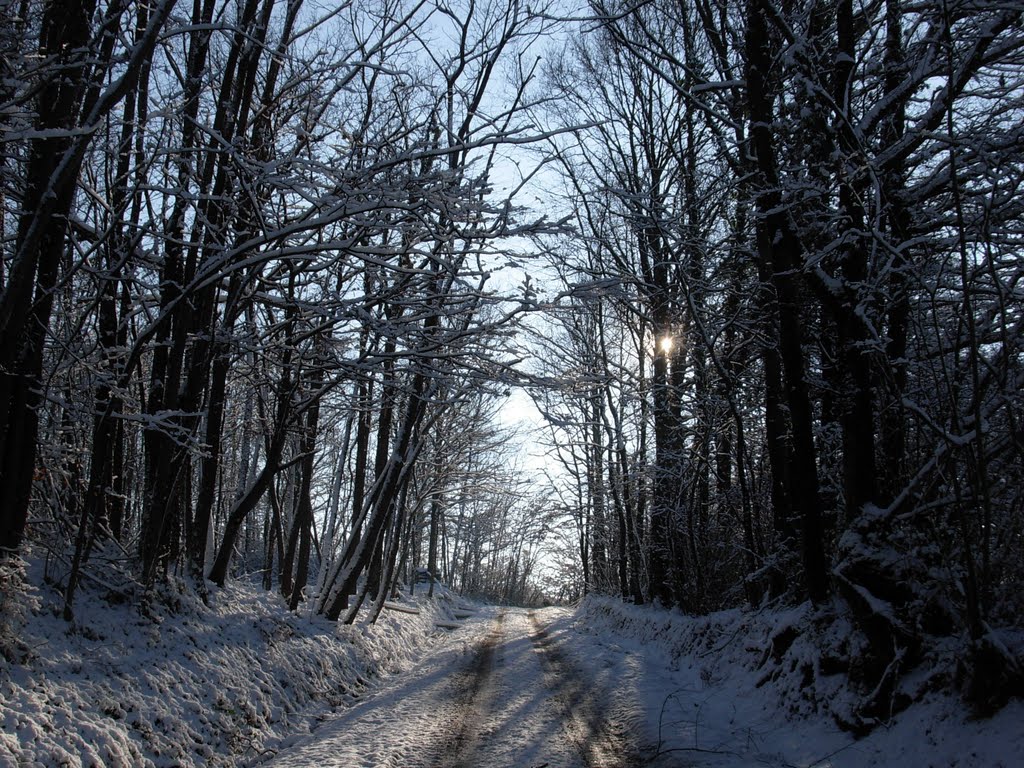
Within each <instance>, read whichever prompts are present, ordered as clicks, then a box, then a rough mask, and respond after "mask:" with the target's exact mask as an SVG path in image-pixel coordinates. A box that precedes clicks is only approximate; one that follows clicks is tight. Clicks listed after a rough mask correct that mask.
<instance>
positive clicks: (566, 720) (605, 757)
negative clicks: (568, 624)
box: [529, 612, 646, 768]
mask: <svg viewBox="0 0 1024 768" xmlns="http://www.w3.org/2000/svg"><path fill="white" fill-rule="evenodd" d="M529 618H530V623H531V624H532V626H533V630H534V631H533V633H532V634H531V635H530V641H531V642H532V643H533V648H534V650H535V651H536V652H537V655H538V656H539V657H540V660H541V666H542V667H543V669H544V674H545V677H546V679H547V684H548V686H549V687H550V689H551V691H552V693H553V695H554V697H555V698H556V699H557V701H558V703H559V706H560V709H561V715H562V721H563V722H562V725H563V728H564V729H565V733H566V736H567V737H568V738H569V740H570V741H571V742H572V743H573V744H574V745H575V747H576V750H577V751H578V752H579V754H580V757H581V758H582V759H583V762H584V764H585V765H586V767H587V768H640V767H641V766H643V765H645V764H646V761H644V760H643V759H642V758H641V757H640V755H639V750H638V749H637V748H636V746H635V745H634V744H633V743H632V740H631V739H630V738H629V734H628V733H627V732H626V729H625V728H624V727H616V725H615V724H614V723H612V722H611V721H610V720H609V718H608V712H607V707H606V706H605V704H604V702H607V701H608V697H607V696H605V695H604V692H603V691H601V690H600V689H597V688H595V687H594V686H593V684H592V681H590V680H588V679H587V676H586V675H585V674H583V673H582V671H581V670H579V669H578V668H577V667H576V665H574V664H573V663H572V662H571V661H570V660H569V659H568V658H566V657H565V655H563V654H562V653H561V652H560V651H559V650H558V648H557V647H556V646H555V642H554V640H553V639H552V637H551V636H550V635H549V634H548V631H547V629H546V628H545V627H543V626H541V624H540V622H539V621H538V620H537V616H536V615H535V614H534V613H533V612H530V614H529Z"/></svg>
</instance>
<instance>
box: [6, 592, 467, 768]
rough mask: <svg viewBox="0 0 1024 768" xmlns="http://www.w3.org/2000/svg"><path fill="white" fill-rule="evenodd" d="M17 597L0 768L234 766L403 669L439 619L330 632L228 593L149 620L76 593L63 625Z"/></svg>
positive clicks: (50, 600)
mask: <svg viewBox="0 0 1024 768" xmlns="http://www.w3.org/2000/svg"><path fill="white" fill-rule="evenodd" d="M35 581H36V583H39V581H38V580H35ZM22 594H28V597H29V598H31V600H30V601H29V602H28V603H27V604H28V605H29V607H30V610H28V611H23V614H24V615H23V616H21V617H20V620H19V623H20V624H21V626H20V627H18V628H16V629H17V634H18V636H19V637H20V641H21V642H20V644H19V645H18V646H17V647H18V648H21V649H22V652H21V658H18V657H17V654H15V653H13V652H9V653H6V654H5V655H6V656H7V657H8V658H4V657H3V656H0V726H2V727H0V766H9V765H10V766H14V765H18V766H58V765H66V766H96V767H97V768H101V767H103V766H133V767H134V766H150V767H152V768H158V767H159V766H186V767H187V766H227V765H239V764H244V763H246V762H250V761H253V760H256V759H257V758H259V757H261V756H265V755H266V754H267V753H268V752H272V751H273V749H274V748H275V747H276V746H277V744H278V743H279V742H280V741H281V740H282V739H286V738H287V739H291V738H294V737H295V735H296V734H301V733H307V732H309V730H310V729H311V728H313V727H315V725H316V724H317V721H318V719H319V718H320V717H321V716H322V715H324V714H325V713H326V712H327V711H328V710H329V709H330V708H332V707H335V706H337V705H339V704H342V703H344V702H346V701H350V700H352V699H354V698H356V697H358V696H359V694H360V691H361V690H362V689H363V688H365V686H366V685H367V684H368V681H370V680H371V679H373V678H376V677H379V676H381V675H384V674H388V673H393V672H397V671H400V670H403V669H405V668H407V667H409V666H411V664H412V663H413V662H414V661H415V660H416V659H417V658H418V656H419V655H420V654H421V653H422V652H423V651H424V650H425V649H426V647H427V646H429V645H430V644H431V643H432V642H434V641H435V639H436V637H437V635H436V634H435V633H436V629H435V626H434V622H435V621H438V620H441V621H443V620H449V619H451V613H450V610H449V608H448V607H447V605H446V601H445V600H444V599H440V600H430V601H428V600H426V599H425V598H423V597H417V598H416V600H415V602H416V606H417V607H418V608H419V609H420V612H419V614H418V615H413V614H409V613H402V612H397V611H384V614H383V615H382V616H381V617H380V619H379V621H378V622H377V624H376V625H365V624H359V623H357V624H356V625H355V626H339V625H336V624H332V623H330V622H326V621H323V620H321V619H318V618H315V617H310V616H308V615H305V614H298V615H296V614H291V613H288V612H287V611H286V610H285V608H284V605H283V602H282V600H281V599H280V598H279V597H278V596H277V594H276V593H268V592H264V591H263V590H261V589H259V588H258V587H257V586H256V585H254V584H247V583H235V584H233V585H231V586H229V587H228V588H227V589H223V590H216V589H215V590H214V591H213V592H212V593H211V596H210V605H209V606H206V605H204V604H203V603H202V602H201V601H200V600H198V599H197V598H196V596H195V594H194V593H193V592H192V591H191V590H186V589H183V588H181V587H177V588H175V587H167V588H166V589H164V591H163V592H162V593H161V594H160V595H159V596H158V599H157V600H154V601H153V602H152V603H151V605H150V608H149V611H148V613H147V614H144V612H141V611H140V610H139V608H138V607H137V606H134V605H130V604H127V603H125V602H123V601H121V602H119V601H117V600H113V601H108V600H105V599H104V598H103V595H101V594H100V593H98V592H89V591H87V590H84V589H83V590H82V592H81V593H80V595H79V596H78V598H77V602H76V615H77V616H78V620H77V621H76V622H75V623H73V624H68V623H66V622H64V621H63V620H62V619H61V618H59V612H60V611H59V607H60V604H61V603H60V596H59V594H58V593H57V592H56V591H55V590H51V589H49V588H46V587H44V588H40V589H38V590H32V589H30V588H29V589H26V591H25V592H23V593H22ZM405 601H406V602H407V601H408V599H407V598H405ZM7 631H8V633H9V634H11V630H10V629H8V630H7ZM8 646H9V647H13V646H11V644H10V643H8ZM10 657H13V658H10Z"/></svg>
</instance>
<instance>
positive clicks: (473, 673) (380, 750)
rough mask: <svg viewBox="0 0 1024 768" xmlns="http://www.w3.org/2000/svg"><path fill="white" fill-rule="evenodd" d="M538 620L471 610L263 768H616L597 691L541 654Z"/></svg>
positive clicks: (620, 750) (618, 746)
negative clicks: (397, 671) (421, 653)
mask: <svg viewBox="0 0 1024 768" xmlns="http://www.w3.org/2000/svg"><path fill="white" fill-rule="evenodd" d="M545 613H546V614H547V615H544V616H540V617H537V616H534V614H533V613H529V612H527V611H526V610H523V609H511V608H510V609H500V610H498V609H494V608H490V609H486V610H483V611H481V612H480V614H479V615H478V617H476V618H474V619H473V620H471V621H469V622H467V624H466V626H465V627H463V628H461V629H459V630H458V631H457V632H456V633H454V634H453V635H452V638H451V641H450V642H449V643H448V644H446V645H442V646H440V647H438V648H437V649H435V650H434V651H433V652H431V653H430V654H428V655H427V656H426V657H425V658H424V659H423V660H422V661H421V662H420V663H419V664H418V665H417V666H416V668H415V669H413V670H412V671H411V672H409V673H405V674H402V675H397V676H395V677H393V678H391V679H390V680H388V681H387V682H386V683H385V684H384V685H382V686H381V688H380V689H379V690H378V691H376V692H375V693H374V695H372V696H369V697H367V698H366V699H365V700H364V701H362V702H359V703H357V704H355V705H354V706H353V707H351V708H350V709H345V710H342V711H340V712H339V713H338V714H337V716H336V717H335V718H333V719H331V720H329V721H328V722H326V723H325V724H324V725H323V726H321V727H320V728H319V729H318V730H317V731H315V732H314V733H313V734H311V735H309V736H308V737H305V738H303V739H301V740H299V741H298V742H297V743H296V744H295V745H294V746H293V747H292V748H291V749H287V748H286V749H282V750H281V752H280V753H279V754H278V755H277V757H276V759H274V760H272V761H270V762H269V763H268V765H267V768H357V767H360V768H380V767H382V766H387V767H388V768H469V767H470V766H472V767H473V768H479V767H484V768H535V767H537V766H545V767H546V768H622V766H625V765H627V762H628V759H629V754H628V750H627V749H626V748H625V740H624V739H623V738H622V734H621V733H616V731H615V729H614V728H606V727H605V725H606V720H607V718H606V713H605V711H604V709H605V708H604V702H605V699H606V693H607V692H605V691H602V690H601V689H600V688H595V686H594V685H592V681H591V680H590V679H587V677H586V676H583V675H580V674H579V673H578V670H577V669H576V668H575V667H574V666H570V665H568V664H567V662H566V660H565V659H564V658H563V657H562V656H561V654H560V653H556V652H555V651H554V650H553V649H551V648H550V647H549V636H548V635H547V633H546V631H545V627H544V625H545V624H546V623H547V622H549V621H550V620H551V619H552V618H553V616H551V615H550V612H545ZM563 613H564V612H563ZM629 764H631V763H629Z"/></svg>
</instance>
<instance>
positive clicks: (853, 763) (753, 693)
mask: <svg viewBox="0 0 1024 768" xmlns="http://www.w3.org/2000/svg"><path fill="white" fill-rule="evenodd" d="M804 610H805V609H793V610H790V611H781V612H780V611H775V612H767V611H766V612H761V613H755V612H744V611H739V610H735V611H726V612H722V613H718V614H714V615H712V616H709V617H700V618H691V617H685V616H682V615H680V614H678V613H672V612H667V611H657V610H652V609H651V608H649V607H642V608H641V607H635V606H627V605H623V604H621V603H620V602H618V601H616V600H612V599H608V598H599V597H590V598H587V599H586V600H585V601H584V603H583V605H582V606H581V607H580V609H579V610H578V611H577V612H576V613H574V614H571V615H566V616H563V617H561V618H559V619H558V620H556V621H555V622H554V623H553V624H552V625H551V627H550V628H549V634H550V635H551V636H552V638H554V639H555V640H556V641H557V643H558V644H559V647H561V648H563V649H564V650H565V652H567V653H571V654H573V657H574V659H575V660H576V662H577V663H578V664H579V665H580V666H581V668H582V669H585V670H587V673H588V674H589V675H590V676H591V677H592V680H593V683H594V685H596V686H600V687H601V688H603V689H604V690H607V691H613V692H614V694H613V699H614V701H613V703H612V704H611V705H610V709H611V710H612V711H614V712H615V713H616V716H617V717H620V718H622V719H623V720H624V722H625V723H626V724H628V726H629V727H631V728H634V729H635V731H636V732H637V733H641V734H643V736H642V740H643V741H644V742H645V744H646V746H647V750H648V753H649V754H652V755H653V754H657V755H660V756H658V757H657V758H656V759H655V760H654V761H653V762H652V763H651V765H653V766H658V768H667V767H668V766H714V767H715V768H734V767H735V768H739V767H740V766H778V767H779V768H786V767H788V766H800V768H1018V767H1019V766H1024V702H1021V701H1019V700H1018V701H1012V702H1011V703H1010V704H1009V705H1008V706H1007V707H1006V708H1005V709H1003V710H1002V711H1001V712H1000V713H998V714H997V715H996V716H995V717H993V718H991V719H989V720H971V719H970V717H969V714H968V712H967V711H966V709H965V708H964V705H963V704H962V702H961V701H960V700H959V699H958V698H956V697H955V696H952V695H947V694H941V695H940V694H933V695H932V696H931V697H930V698H927V699H926V700H925V701H923V702H921V703H918V704H915V705H912V706H911V707H910V708H909V709H908V710H907V711H905V712H903V713H901V714H900V715H898V716H897V717H896V718H895V720H894V721H893V722H892V723H889V724H885V725H882V726H880V727H878V728H877V729H876V730H875V731H873V732H872V733H871V734H869V735H868V736H867V737H865V738H863V739H861V740H855V739H854V738H853V737H852V736H850V735H849V734H847V733H844V732H842V731H841V730H840V729H839V728H838V727H837V726H836V725H835V723H834V722H833V721H832V718H831V717H830V715H828V714H827V713H825V712H817V713H815V712H814V709H815V708H816V705H815V704H814V703H813V701H812V699H811V697H810V696H809V695H808V696H807V697H806V698H803V699H802V700H794V696H793V691H795V690H799V689H800V686H801V679H802V677H803V675H804V674H805V673H804V670H803V669H801V667H802V666H803V665H802V663H798V662H795V661H794V659H800V658H801V657H807V658H808V659H812V658H813V657H814V656H815V654H816V652H815V650H814V649H813V647H812V645H811V643H812V641H811V640H810V639H809V638H808V639H806V640H803V639H802V638H801V639H798V640H797V641H796V642H795V643H794V644H793V647H792V650H791V651H790V653H789V654H787V656H786V662H787V665H788V666H783V667H782V668H781V670H782V673H783V674H782V675H781V676H774V675H772V674H770V672H771V662H769V663H768V664H766V665H763V666H762V661H763V660H764V658H765V656H766V653H765V651H766V648H768V647H769V638H771V637H773V636H775V635H776V634H777V633H778V632H779V631H780V630H781V629H782V628H783V627H784V626H786V625H787V624H788V623H799V622H800V621H801V620H802V618H803V613H804ZM801 642H805V643H806V645H805V646H804V647H801ZM790 667H791V668H790ZM772 677H774V679H771V678H772ZM826 679H827V678H826ZM782 689H785V690H786V691H787V692H788V694H787V697H785V698H784V697H783V695H782V693H781V691H782ZM821 693H822V692H821V691H820V690H819V691H818V695H820V694H821ZM826 693H828V692H826ZM830 695H833V696H839V695H841V694H840V686H839V680H838V676H837V679H836V689H835V691H833V692H831V694H830Z"/></svg>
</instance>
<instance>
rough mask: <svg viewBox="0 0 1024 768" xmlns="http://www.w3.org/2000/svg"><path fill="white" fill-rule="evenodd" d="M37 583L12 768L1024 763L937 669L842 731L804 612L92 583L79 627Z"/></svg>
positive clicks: (6, 630)
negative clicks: (885, 717) (365, 616)
mask: <svg viewBox="0 0 1024 768" xmlns="http://www.w3.org/2000/svg"><path fill="white" fill-rule="evenodd" d="M29 583H34V584H42V585H43V586H40V587H35V588H33V587H27V588H26V589H25V591H23V592H20V593H18V594H14V595H11V594H8V595H7V602H6V604H5V605H4V604H0V625H2V626H0V641H2V642H0V646H2V647H0V651H3V653H0V768H8V766H12V767H17V768H21V767H22V766H31V767H32V768H36V767H37V766H42V767H43V768H49V766H70V767H71V768H77V767H78V766H90V767H92V766H95V767H96V768H105V767H108V766H109V767H111V768H114V767H117V768H120V767H121V766H130V767H131V768H135V767H136V766H140V767H146V768H171V766H182V767H185V768H192V767H193V766H218V767H221V768H227V767H228V766H231V767H235V766H238V767H241V766H260V767H261V768H305V767H306V766H309V767H310V768H357V767H359V766H362V767H365V768H385V767H390V768H462V767H466V768H468V767H469V766H473V767H474V768H478V767H479V768H541V766H545V767H546V768H634V766H651V768H680V767H684V766H685V767H687V768H747V767H748V766H763V767H767V768H794V767H799V768H1011V767H1018V766H1022V765H1024V702H1021V701H1019V700H1016V701H1011V702H1010V704H1009V705H1007V706H1006V707H1005V708H1004V709H1003V710H1002V711H1000V712H999V713H997V714H996V715H995V716H994V717H992V718H990V719H972V718H971V716H970V714H969V712H968V711H967V710H966V708H965V707H964V705H963V703H962V701H961V700H960V699H959V698H958V697H957V696H956V694H955V693H951V692H942V691H941V689H940V688H938V687H935V686H930V687H929V686H925V683H927V681H928V680H930V679H934V667H933V668H932V669H931V670H930V671H929V675H931V677H929V678H927V679H924V678H922V680H923V682H922V681H918V682H915V681H914V680H910V681H909V683H908V684H920V685H921V686H925V687H924V688H922V690H925V688H927V690H928V691H930V692H929V693H927V694H925V695H923V696H919V697H917V699H916V701H917V703H915V704H913V705H912V706H911V707H910V708H909V709H907V710H905V711H904V712H902V713H900V714H899V715H898V716H896V717H895V718H893V719H892V720H891V721H890V722H885V723H881V724H879V725H878V727H876V728H875V729H874V730H873V731H872V732H871V733H870V734H869V735H868V736H867V737H864V738H861V739H854V737H853V736H851V735H850V734H849V733H846V732H844V731H842V730H841V729H840V728H839V726H838V725H837V724H836V719H835V718H834V717H833V714H834V713H836V712H841V711H842V709H843V707H844V706H845V703H846V701H847V699H848V698H849V697H852V696H854V694H851V692H849V691H848V690H847V689H846V687H844V679H845V678H844V676H842V675H826V674H824V673H823V672H822V671H821V667H822V665H821V664H820V663H819V659H818V654H819V651H817V645H816V638H815V637H814V634H813V631H812V630H811V629H810V627H812V626H813V624H814V622H813V621H812V619H813V617H812V616H810V614H809V608H807V607H806V606H804V607H797V608H791V609H785V610H781V609H766V610H761V611H740V610H733V611H724V612H721V613H716V614H713V615H711V616H707V617H701V618H693V617H686V616H683V615H681V614H678V613H675V612H669V611H661V610H655V609H652V608H650V607H635V606H629V605H623V604H622V603H620V602H618V601H616V600H613V599H610V598H599V597H590V598H587V599H586V600H585V601H584V602H583V603H582V604H581V605H580V606H577V607H574V608H545V609H538V610H534V611H527V610H525V609H518V608H497V607H493V606H475V608H476V612H475V614H473V615H472V616H470V617H468V618H462V619H459V618H458V617H460V616H464V614H463V613H462V612H460V611H459V607H460V604H461V602H462V601H460V600H459V599H458V598H457V597H456V596H454V595H450V594H448V593H447V592H446V591H445V590H443V589H441V590H439V594H438V595H437V596H436V597H435V598H434V599H427V598H426V597H425V596H424V595H423V594H422V590H421V591H420V594H417V595H416V596H415V597H409V596H408V595H403V596H402V597H401V598H400V600H399V605H397V606H394V607H395V608H400V609H401V610H387V611H385V612H384V614H383V615H382V616H381V619H380V620H379V621H378V622H377V624H375V625H369V624H366V623H365V621H363V620H357V622H356V624H355V625H353V626H344V625H337V624H332V623H330V622H326V621H323V620H321V619H318V618H317V617H315V616H311V615H309V612H308V611H300V612H299V613H298V614H296V613H289V612H287V610H285V607H284V606H283V604H282V601H281V599H280V597H279V596H277V595H276V594H275V593H272V592H264V591H263V590H262V589H260V588H259V586H258V585H257V584H254V583H246V582H244V581H242V582H236V583H235V584H233V585H231V586H230V587H229V588H227V589H224V590H215V591H213V592H212V593H211V596H210V600H209V604H208V605H207V604H203V603H202V602H201V601H199V600H198V599H197V598H196V597H195V594H194V592H191V591H190V590H188V589H174V588H169V589H168V590H167V591H166V592H165V593H164V594H162V595H161V596H160V597H159V599H158V600H156V601H153V602H152V603H151V604H150V605H149V607H148V608H147V610H145V611H141V610H140V608H139V607H138V603H137V601H135V600H134V599H122V598H119V597H118V596H117V593H114V592H111V591H108V590H106V589H95V590H93V589H90V590H85V591H83V594H82V595H81V597H80V600H79V601H78V602H77V603H76V605H77V619H76V621H75V622H73V623H70V624H69V623H66V622H64V621H63V620H62V619H61V618H60V616H59V606H60V598H59V592H58V591H57V590H54V589H52V588H50V587H48V586H46V585H45V584H44V582H43V580H42V579H41V578H40V577H39V575H38V573H36V574H32V573H31V572H30V576H29ZM0 597H3V596H2V595H0ZM129 597H130V596H129ZM0 602H2V601H0ZM442 626H447V627H454V628H451V629H442V628H440V627H442ZM832 626H833V627H836V626H837V625H835V624H833V625H832ZM838 631H842V628H841V627H838ZM780 633H781V634H785V635H786V636H787V637H789V638H790V640H791V642H789V643H788V645H787V648H786V650H785V651H784V652H781V653H778V654H776V653H775V651H776V650H777V648H776V643H775V642H774V641H773V639H774V638H777V637H779V636H780ZM12 638H17V639H16V641H15V640H14V639H12ZM769 651H770V652H769ZM850 700H853V699H850Z"/></svg>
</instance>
